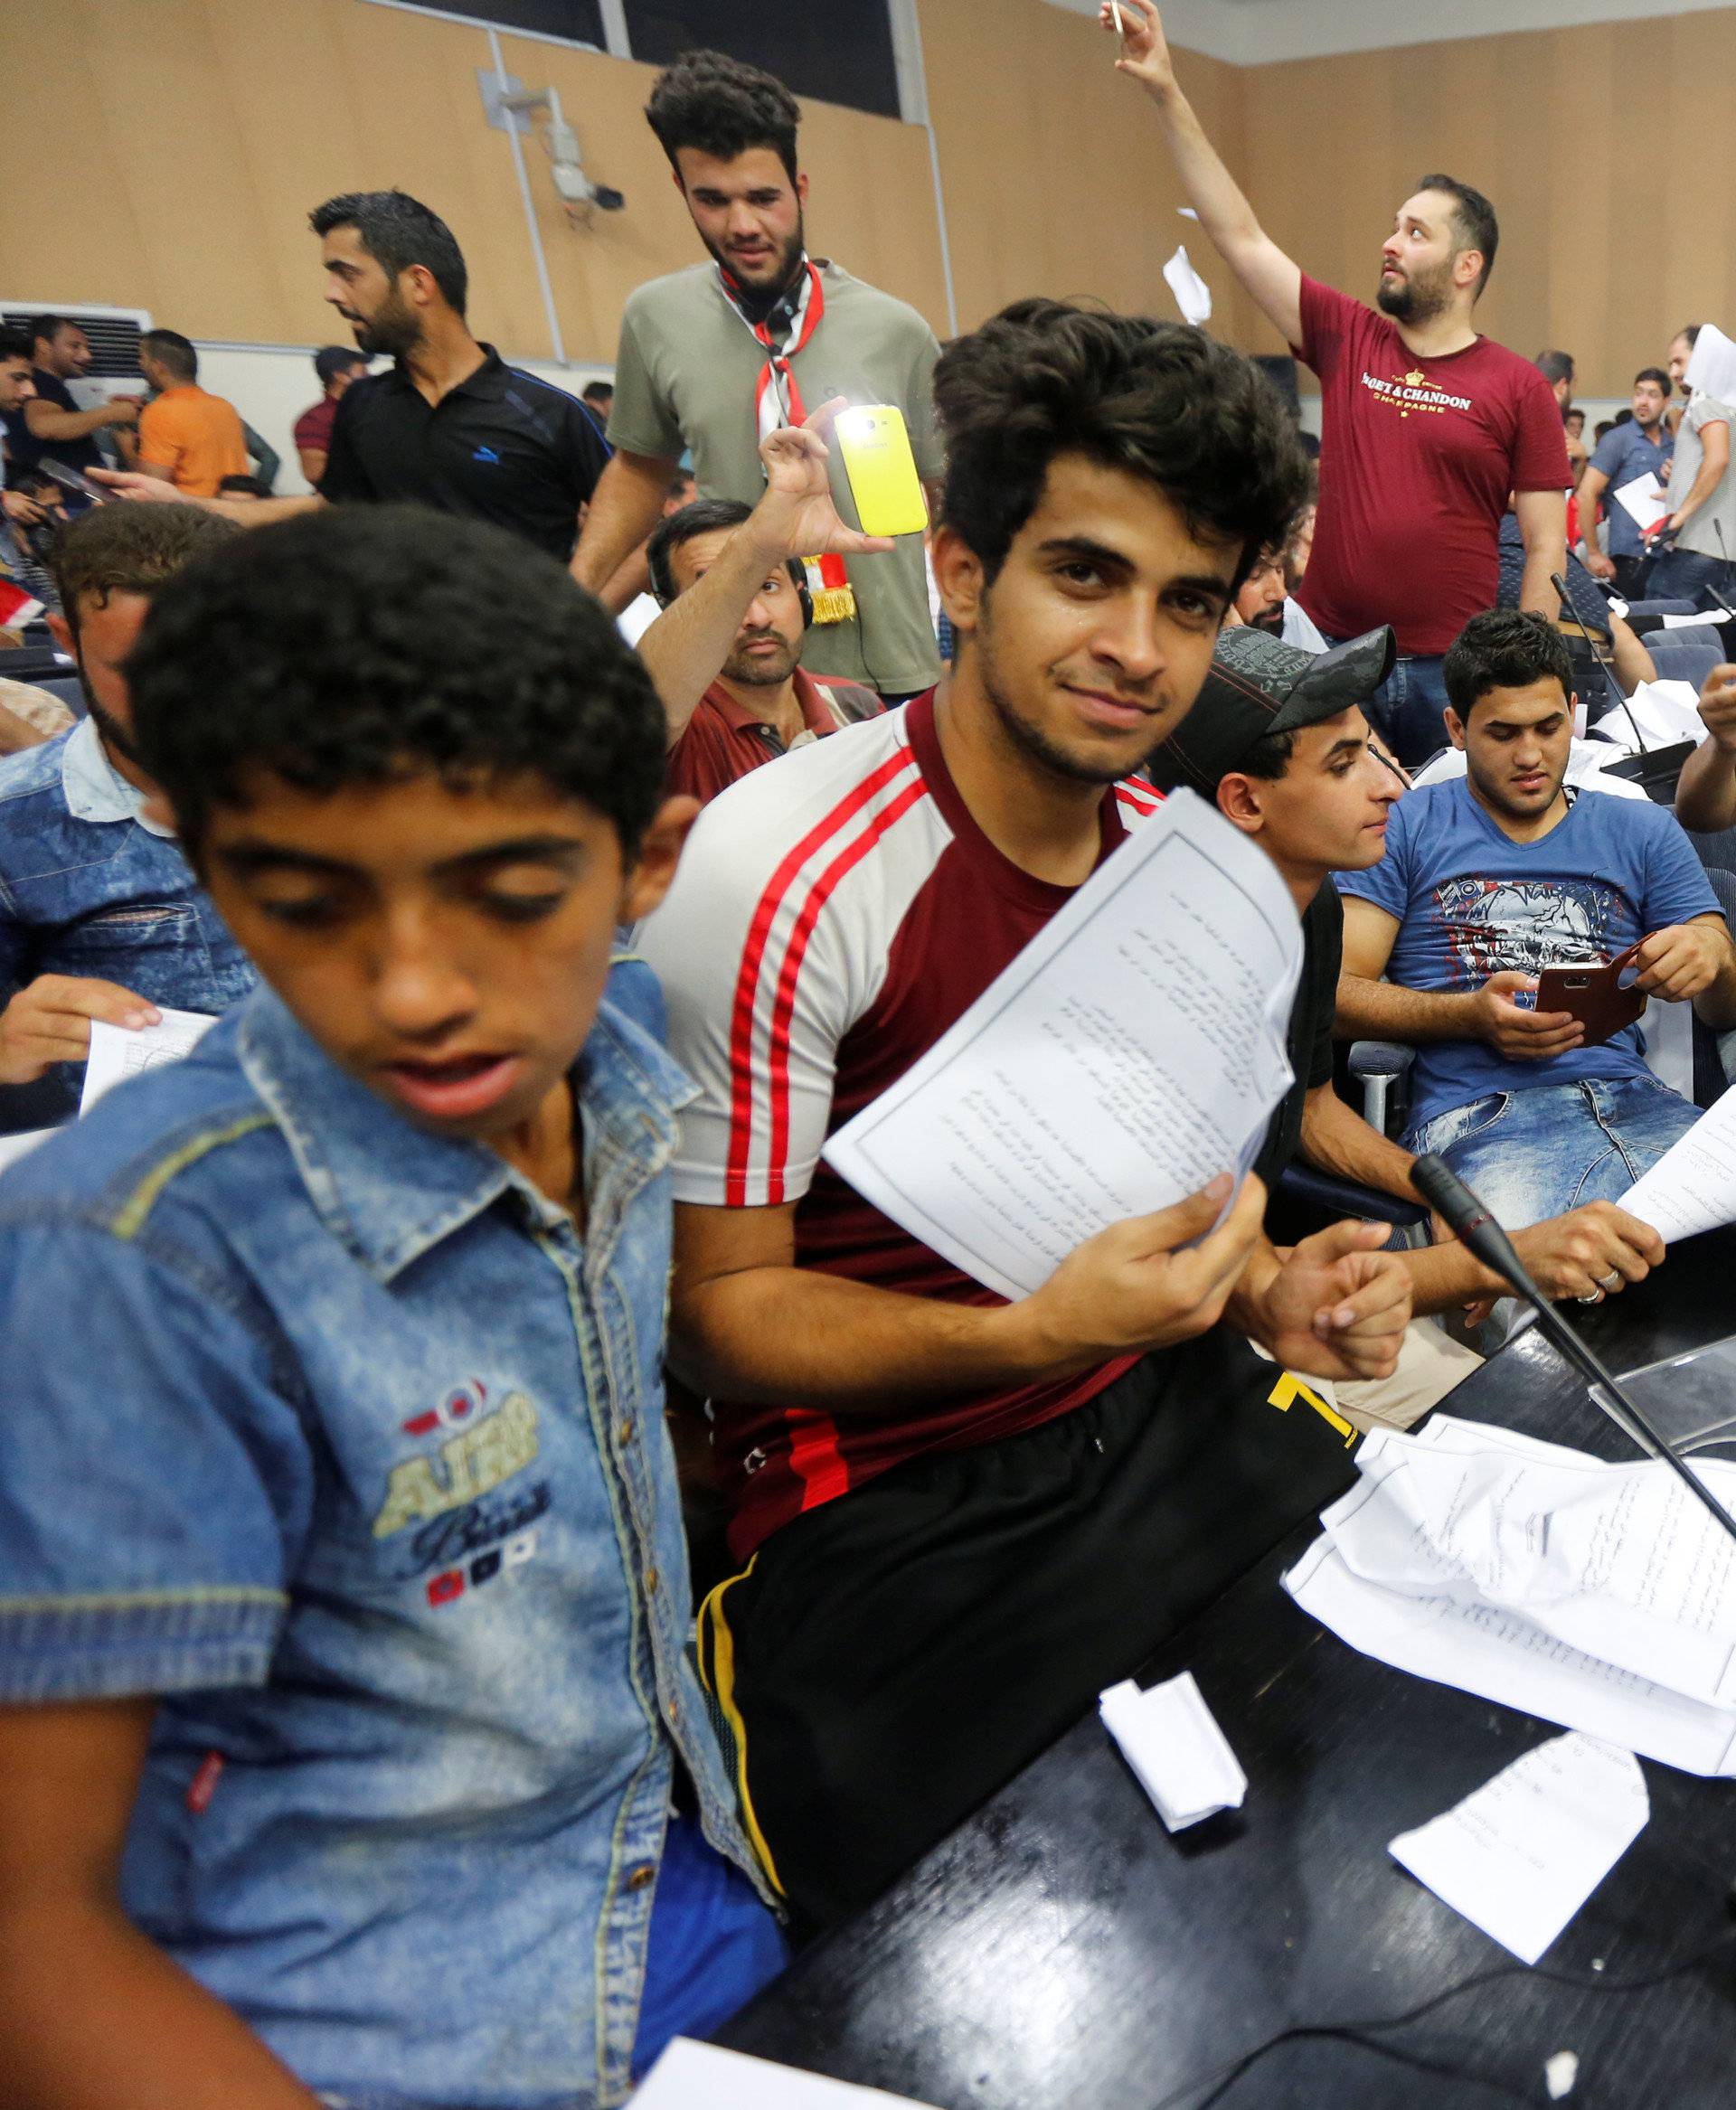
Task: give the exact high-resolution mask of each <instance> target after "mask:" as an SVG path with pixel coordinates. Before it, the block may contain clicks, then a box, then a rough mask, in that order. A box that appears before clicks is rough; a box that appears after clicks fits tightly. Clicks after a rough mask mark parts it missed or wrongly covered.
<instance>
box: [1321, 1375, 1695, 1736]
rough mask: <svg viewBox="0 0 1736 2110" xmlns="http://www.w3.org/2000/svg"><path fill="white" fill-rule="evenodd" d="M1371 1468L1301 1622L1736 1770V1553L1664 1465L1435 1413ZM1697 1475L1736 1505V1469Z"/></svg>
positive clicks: (1388, 1445)
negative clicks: (1600, 1454) (1607, 1460)
mask: <svg viewBox="0 0 1736 2110" xmlns="http://www.w3.org/2000/svg"><path fill="white" fill-rule="evenodd" d="M1357 1468H1358V1471H1359V1473H1360V1474H1361V1475H1362V1478H1361V1481H1360V1483H1359V1484H1358V1485H1357V1486H1356V1487H1354V1489H1352V1491H1351V1492H1350V1493H1348V1494H1346V1495H1344V1497H1342V1499H1341V1500H1340V1501H1338V1502H1335V1503H1334V1504H1333V1505H1332V1507H1331V1508H1330V1509H1328V1510H1327V1511H1326V1512H1325V1513H1324V1515H1323V1516H1322V1517H1321V1520H1320V1521H1321V1524H1322V1527H1323V1535H1322V1537H1321V1538H1320V1539H1319V1540H1316V1543H1315V1544H1314V1545H1313V1546H1312V1547H1310V1548H1309V1550H1308V1551H1307V1553H1306V1554H1305V1555H1304V1556H1303V1558H1302V1559H1301V1560H1300V1561H1298V1562H1297V1566H1296V1567H1295V1568H1292V1569H1291V1571H1290V1572H1289V1574H1288V1576H1286V1577H1285V1578H1284V1587H1286V1589H1288V1592H1289V1594H1290V1595H1291V1597H1294V1598H1295V1599H1296V1601H1297V1604H1298V1605H1300V1606H1302V1608H1303V1609H1304V1610H1305V1611H1307V1612H1311V1613H1312V1614H1313V1615H1314V1616H1315V1617H1316V1618H1317V1619H1318V1620H1320V1622H1321V1623H1322V1625H1326V1626H1329V1627H1331V1629H1332V1630H1333V1632H1334V1633H1335V1634H1337V1635H1338V1636H1339V1638H1340V1639H1341V1640H1344V1641H1347V1642H1348V1643H1349V1644H1351V1646H1352V1647H1353V1648H1357V1649H1361V1650H1362V1651H1363V1653H1364V1654H1366V1655H1372V1656H1376V1657H1379V1658H1380V1659H1381V1661H1382V1662H1383V1663H1393V1664H1396V1665H1397V1666H1398V1668H1399V1669H1401V1670H1406V1671H1411V1672H1414V1673H1415V1674H1416V1675H1417V1676H1419V1677H1424V1678H1432V1679H1434V1680H1436V1681H1438V1682H1439V1683H1441V1684H1446V1685H1457V1686H1458V1687H1460V1688H1461V1689H1462V1690H1464V1691H1467V1692H1477V1693H1481V1694H1482V1695H1483V1696H1484V1697H1485V1698H1486V1699H1489V1700H1500V1701H1502V1702H1504V1703H1505V1705H1507V1706H1509V1707H1515V1708H1519V1709H1522V1710H1524V1711H1525V1712H1526V1713H1530V1714H1538V1715H1543V1716H1544V1717H1546V1718H1547V1719H1550V1720H1552V1721H1559V1722H1561V1724H1562V1725H1563V1726H1564V1727H1566V1728H1569V1729H1583V1730H1584V1731H1585V1732H1586V1733H1587V1734H1588V1735H1590V1736H1594V1737H1599V1738H1603V1739H1604V1740H1606V1741H1607V1742H1609V1743H1614V1744H1618V1745H1620V1746H1621V1747H1623V1748H1624V1749H1628V1750H1633V1751H1640V1752H1643V1753H1645V1754H1646V1756H1647V1757H1653V1758H1658V1759H1661V1760H1663V1761H1664V1763H1665V1764H1666V1765H1670V1766H1681V1767H1682V1768H1683V1770H1684V1772H1688V1773H1700V1774H1712V1775H1732V1774H1736V1549H1733V1548H1732V1547H1731V1542H1730V1541H1729V1540H1728V1539H1726V1538H1725V1536H1724V1535H1723V1533H1722V1531H1720V1530H1719V1529H1718V1527H1717V1525H1716V1524H1715V1522H1714V1521H1712V1519H1711V1518H1709V1517H1708V1516H1707V1515H1706V1514H1705V1512H1703V1511H1702V1510H1701V1509H1700V1507H1699V1505H1698V1504H1697V1503H1696V1502H1694V1498H1693V1496H1692V1495H1691V1494H1689V1493H1687V1491H1686V1490H1685V1489H1684V1488H1683V1487H1682V1485H1681V1484H1680V1483H1679V1482H1678V1481H1676V1480H1675V1478H1674V1477H1673V1475H1671V1474H1670V1473H1669V1471H1668V1469H1667V1467H1665V1465H1661V1464H1656V1463H1651V1462H1646V1463H1643V1464H1638V1465H1603V1464H1601V1463H1600V1462H1599V1460H1597V1459H1595V1458H1590V1457H1587V1456H1585V1455H1583V1454H1581V1453H1580V1452H1577V1451H1572V1450H1568V1449H1565V1448H1563V1447H1562V1446H1559V1445H1555V1444H1544V1443H1539V1442H1536V1441H1535V1440H1534V1439H1533V1438H1531V1437H1528V1436H1514V1435H1512V1434H1511V1433H1509V1432H1508V1431H1506V1430H1505V1429H1498V1428H1486V1427H1479V1426H1478V1425H1477V1424H1476V1423H1472V1422H1461V1421H1457V1420H1455V1419H1453V1418H1451V1417H1450V1416H1446V1415H1437V1416H1436V1417H1435V1418H1434V1419H1433V1420H1432V1421H1431V1422H1430V1423H1429V1427H1427V1428H1426V1429H1425V1430H1424V1431H1423V1432H1422V1433H1421V1434H1420V1435H1417V1436H1397V1435H1393V1434H1391V1433H1389V1432H1385V1431H1382V1432H1378V1433H1377V1434H1376V1435H1375V1436H1371V1437H1369V1438H1368V1439H1367V1441H1365V1442H1364V1444H1363V1447H1362V1450H1361V1451H1360V1453H1359V1454H1358V1456H1357ZM1699 1470H1700V1471H1701V1472H1702V1473H1703V1474H1704V1476H1705V1478H1706V1480H1707V1482H1708V1484H1710V1485H1712V1487H1713V1488H1714V1490H1715V1491H1716V1492H1717V1493H1719V1494H1720V1495H1721V1496H1724V1497H1726V1498H1728V1497H1729V1496H1730V1495H1731V1494H1732V1493H1736V1465H1728V1464H1725V1463H1723V1462H1722V1461H1716V1462H1703V1463H1702V1464H1701V1465H1700V1467H1699Z"/></svg>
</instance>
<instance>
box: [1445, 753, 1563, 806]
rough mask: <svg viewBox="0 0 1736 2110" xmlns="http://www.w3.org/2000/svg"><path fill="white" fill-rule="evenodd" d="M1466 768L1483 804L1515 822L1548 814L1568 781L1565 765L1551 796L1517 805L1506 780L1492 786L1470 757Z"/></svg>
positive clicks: (1551, 791)
mask: <svg viewBox="0 0 1736 2110" xmlns="http://www.w3.org/2000/svg"><path fill="white" fill-rule="evenodd" d="M1465 766H1466V769H1467V774H1468V775H1469V777H1470V779H1471V782H1472V784H1473V785H1474V786H1475V787H1476V789H1477V794H1478V796H1480V797H1481V799H1482V801H1483V804H1484V805H1486V806H1489V807H1491V808H1492V809H1493V810H1494V811H1495V812H1496V813H1500V814H1506V815H1508V816H1509V817H1510V818H1511V819H1513V820H1515V821H1534V820H1535V819H1536V818H1537V816H1538V815H1539V814H1546V813H1547V812H1548V811H1549V809H1550V807H1551V806H1552V805H1554V803H1555V801H1556V800H1557V799H1558V798H1559V797H1560V796H1561V786H1562V785H1563V784H1564V783H1565V782H1566V781H1567V769H1566V767H1565V765H1563V767H1562V768H1561V774H1560V775H1559V776H1558V777H1556V779H1555V781H1554V782H1553V783H1552V785H1551V786H1550V787H1549V796H1548V797H1547V798H1545V799H1539V800H1538V801H1536V802H1535V803H1534V804H1527V805H1515V804H1514V802H1513V800H1512V799H1511V798H1509V797H1508V796H1507V787H1506V783H1505V779H1503V780H1502V781H1501V782H1500V783H1498V784H1490V783H1489V781H1488V780H1487V779H1486V777H1482V776H1481V775H1479V774H1478V772H1477V771H1476V770H1474V769H1472V768H1471V767H1470V759H1469V758H1468V756H1467V758H1466V765H1465Z"/></svg>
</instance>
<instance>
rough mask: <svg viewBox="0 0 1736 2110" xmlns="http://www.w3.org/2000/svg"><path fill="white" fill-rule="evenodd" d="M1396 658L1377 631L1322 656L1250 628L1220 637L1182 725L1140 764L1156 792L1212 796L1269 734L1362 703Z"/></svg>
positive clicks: (1383, 632)
mask: <svg viewBox="0 0 1736 2110" xmlns="http://www.w3.org/2000/svg"><path fill="white" fill-rule="evenodd" d="M1397 656H1398V645H1397V642H1396V640H1395V639H1394V637H1393V636H1392V631H1391V630H1390V629H1389V628H1388V627H1387V626H1385V625H1384V624H1382V626H1381V627H1380V628H1379V629H1378V630H1369V631H1366V632H1364V634H1363V636H1361V637H1351V638H1347V639H1346V640H1345V641H1344V644H1343V645H1333V646H1332V647H1331V648H1330V650H1328V651H1326V652H1304V651H1302V650H1301V649H1300V648H1299V647H1298V646H1297V645H1286V644H1285V643H1284V641H1283V639H1282V638H1280V637H1274V636H1270V635H1269V633H1268V632H1267V631H1264V630H1257V629H1255V628H1254V627H1253V626H1252V625H1251V624H1238V625H1236V626H1234V627H1233V628H1231V629H1228V630H1226V631H1224V633H1223V634H1222V636H1221V637H1220V638H1219V639H1218V646H1217V650H1216V651H1215V652H1214V653H1213V654H1212V671H1211V673H1210V674H1207V675H1206V677H1205V685H1204V686H1203V688H1202V689H1201V691H1200V692H1199V695H1198V697H1197V698H1196V699H1195V701H1194V708H1193V710H1191V711H1189V712H1188V714H1187V716H1186V717H1185V718H1184V719H1183V721H1182V722H1181V724H1180V725H1178V726H1177V727H1176V729H1175V731H1174V732H1173V733H1171V734H1170V736H1169V738H1168V739H1166V740H1165V742H1164V744H1163V746H1162V747H1160V748H1159V749H1157V750H1156V753H1155V754H1154V755H1153V756H1152V757H1151V759H1150V760H1149V761H1148V762H1147V763H1146V770H1147V772H1148V773H1149V775H1150V777H1151V780H1152V782H1153V783H1154V784H1155V785H1156V787H1157V788H1158V790H1159V791H1174V790H1175V788H1176V787H1178V786H1180V785H1187V786H1188V787H1190V788H1192V789H1193V790H1194V791H1199V792H1203V793H1204V795H1205V796H1206V797H1207V798H1212V797H1213V796H1216V793H1217V788H1218V784H1219V780H1220V779H1221V778H1222V777H1227V776H1228V775H1229V773H1230V772H1231V770H1232V769H1235V768H1240V767H1241V764H1242V763H1243V762H1245V761H1246V760H1247V758H1248V757H1249V755H1250V753H1251V752H1252V751H1253V749H1254V748H1255V746H1256V745H1257V744H1258V743H1259V742H1260V740H1262V739H1265V737H1266V735H1267V734H1268V733H1272V732H1298V731H1300V730H1301V729H1302V728H1303V727H1304V726H1305V725H1318V724H1319V723H1320V721H1322V720H1323V719H1326V718H1336V717H1337V715H1338V713H1339V712H1340V711H1348V710H1349V709H1350V707H1351V705H1352V704H1353V703H1357V704H1361V703H1366V702H1368V700H1369V698H1370V697H1371V696H1372V695H1373V693H1374V692H1375V690H1376V689H1378V688H1379V687H1380V685H1381V683H1382V682H1383V681H1385V679H1386V677H1387V676H1388V674H1391V673H1392V663H1393V661H1394V660H1395V659H1396V658H1397Z"/></svg>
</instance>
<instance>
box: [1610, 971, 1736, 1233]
mask: <svg viewBox="0 0 1736 2110" xmlns="http://www.w3.org/2000/svg"><path fill="white" fill-rule="evenodd" d="M1677 1008H1678V1009H1680V1008H1681V1007H1680V1006H1679V1005H1678V1007H1677ZM1620 1205H1621V1207H1622V1208H1623V1209H1625V1210H1627V1211H1628V1214H1629V1215H1630V1216H1637V1217H1638V1219H1639V1220H1640V1221H1641V1222H1642V1223H1649V1224H1650V1225H1651V1227H1652V1229H1654V1230H1655V1231H1656V1232H1657V1233H1658V1234H1659V1236H1660V1237H1661V1238H1662V1239H1663V1240H1664V1242H1665V1245H1673V1244H1674V1243H1675V1240H1676V1239H1691V1238H1694V1237H1695V1236H1696V1235H1697V1234H1698V1233H1699V1232H1701V1231H1708V1230H1716V1229H1718V1228H1719V1227H1720V1226H1721V1225H1722V1224H1726V1223H1736V1092H1732V1091H1727V1092H1724V1093H1723V1094H1722V1095H1721V1097H1719V1098H1717V1099H1716V1100H1714V1101H1713V1103H1712V1105H1711V1106H1710V1107H1707V1109H1706V1111H1705V1112H1704V1113H1703V1114H1702V1115H1701V1116H1700V1118H1699V1119H1698V1120H1697V1121H1696V1122H1695V1123H1694V1126H1693V1127H1692V1128H1690V1129H1689V1130H1688V1132H1687V1134H1686V1135H1684V1136H1683V1137H1682V1138H1681V1140H1680V1141H1679V1142H1676V1143H1673V1144H1671V1145H1670V1147H1669V1148H1668V1150H1666V1151H1665V1153H1664V1154H1663V1156H1662V1157H1661V1158H1659V1159H1658V1161H1657V1163H1656V1164H1655V1165H1654V1166H1653V1167H1652V1169H1651V1171H1650V1172H1648V1173H1641V1174H1640V1176H1639V1178H1638V1179H1637V1180H1636V1181H1635V1182H1634V1183H1633V1185H1632V1186H1631V1187H1629V1188H1628V1192H1626V1193H1625V1194H1624V1195H1623V1196H1622V1198H1621V1204H1620Z"/></svg>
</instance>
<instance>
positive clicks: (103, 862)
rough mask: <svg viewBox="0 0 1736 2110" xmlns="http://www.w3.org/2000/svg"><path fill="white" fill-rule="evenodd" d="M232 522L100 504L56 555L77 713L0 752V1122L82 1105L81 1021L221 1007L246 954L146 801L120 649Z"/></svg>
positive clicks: (85, 1033)
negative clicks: (43, 736)
mask: <svg viewBox="0 0 1736 2110" xmlns="http://www.w3.org/2000/svg"><path fill="white" fill-rule="evenodd" d="M238 532H239V530H238V529H236V528H235V527H234V526H233V525H232V524H231V523H230V522H228V521H225V520H218V519H216V518H215V517H214V516H213V515H212V514H211V513H202V512H201V511H200V510H199V508H198V507H197V506H193V505H158V506H152V507H149V508H146V507H145V506H142V505H103V506H98V507H95V508H93V509H92V511H90V513H85V514H84V515H83V516H82V517H81V518H80V519H78V520H75V521H73V522H72V523H71V524H70V525H69V526H67V527H66V528H65V529H64V530H63V531H62V532H61V537H60V540H59V542H58V544H57V546H56V550H55V554H54V571H55V577H56V579H57V580H58V581H59V584H60V589H61V602H62V605H63V607H64V608H65V611H66V612H65V614H64V615H54V616H51V617H49V623H50V626H51V627H52V630H53V632H54V635H55V636H56V638H57V639H58V640H59V642H60V644H61V647H62V648H63V649H64V650H65V651H67V652H70V653H71V654H72V655H73V656H74V658H75V659H76V660H77V662H78V667H79V678H80V682H81V683H82V684H83V688H84V692H85V702H86V704H87V706H88V708H89V711H90V716H89V717H88V718H85V719H84V720H82V721H80V723H79V724H78V725H75V726H73V727H72V728H71V730H69V731H67V732H65V733H62V734H61V735H60V736H59V737H58V738H56V739H52V740H50V741H48V742H47V743H46V744H45V745H44V746H42V747H35V748H30V749H26V750H25V751H24V753H22V754H18V755H13V756H9V757H7V758H6V759H5V760H4V761H0V1132H4V1131H6V1130H9V1129H21V1128H45V1127H48V1126H51V1125H52V1123H55V1122H58V1121H65V1120H70V1119H71V1117H72V1116H73V1115H74V1114H76V1113H77V1112H78V1110H79V1094H80V1088H81V1087H82V1085H83V1081H84V1059H85V1056H86V1054H87V1053H88V1052H89V1050H90V1022H91V1020H92V1019H103V1020H106V1021H107V1022H109V1024H110V1025H118V1026H138V1025H150V1024H153V1023H154V1022H156V1016H157V1013H156V1006H157V1005H158V1004H160V1003H168V1004H174V1005H175V1006H177V1007H178V1008H179V1009H180V1010H182V1011H203V1012H221V1011H223V1010H226V1009H227V1008H228V1006H229V1005H230V1004H231V1003H234V1002H235V1001H236V999H237V998H238V997H241V996H244V995H245V994H247V992H248V991H249V990H250V988H251V987H252V985H253V979H254V976H253V969H252V966H251V965H250V963H249V961H248V959H247V956H246V955H245V954H244V953H243V952H242V951H241V947H240V946H238V945H237V944H236V943H235V940H234V939H233V938H232V937H231V936H230V934H229V932H228V931H227V930H226V929H225V928H223V924H222V918H220V917H219V916H218V914H217V912H216V910H215V909H213V908H212V905H211V902H210V900H209V899H208V898H207V897H206V895H205V893H204V890H203V888H201V887H200V885H199V884H198V882H197V881H196V880H195V879H194V878H193V872H192V870H191V869H190V867H189V866H188V864H187V861H186V859H185V858H184V856H183V855H182V854H181V848H180V845H179V844H178V843H176V842H175V833H174V831H173V829H172V828H170V827H168V826H167V825H166V824H165V822H164V821H163V819H162V817H161V816H160V815H159V816H157V817H156V818H153V817H152V816H151V815H150V814H149V813H148V812H147V811H146V802H147V800H148V799H149V797H150V796H151V793H152V791H153V790H154V789H155V787H154V786H153V785H152V783H151V780H150V777H149V775H148V773H147V772H146V769H145V767H144V765H143V763H142V762H141V761H140V759H139V755H138V748H137V742H136V741H135V739H134V738H133V732H132V708H131V704H130V702H129V701H128V697H127V679H126V676H125V674H123V673H122V671H121V668H122V664H123V663H124V661H125V660H126V657H127V654H128V653H129V652H130V651H131V650H132V648H133V646H134V645H135V644H136V643H137V639H138V633H139V630H140V627H141V626H142V625H143V623H144V621H145V617H146V611H147V610H148V609H149V608H150V605H151V597H152V596H153V595H154V594H155V593H156V590H157V589H158V588H159V587H161V586H162V585H163V584H164V583H165V581H166V580H167V579H172V578H173V577H174V576H175V573H176V572H177V571H179V570H181V569H182V568H183V566H184V565H186V564H189V563H191V562H192V561H193V559H195V558H196V557H198V556H200V555H202V554H203V553H205V552H207V551H212V550H214V549H218V548H221V547H222V545H223V544H224V543H225V542H228V541H229V540H230V539H231V537H232V536H233V535H235V534H236V533H238Z"/></svg>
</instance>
